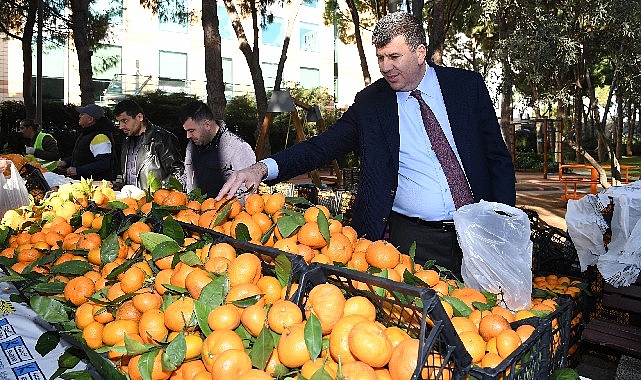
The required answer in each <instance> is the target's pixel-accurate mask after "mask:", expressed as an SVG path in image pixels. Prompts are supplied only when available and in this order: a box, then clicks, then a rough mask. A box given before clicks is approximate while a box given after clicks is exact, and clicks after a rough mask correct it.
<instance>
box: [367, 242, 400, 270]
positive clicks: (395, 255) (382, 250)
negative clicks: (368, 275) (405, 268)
mask: <svg viewBox="0 0 641 380" xmlns="http://www.w3.org/2000/svg"><path fill="white" fill-rule="evenodd" d="M365 258H366V259H367V262H368V263H369V265H371V266H374V267H376V268H380V269H385V268H389V269H391V268H394V267H395V266H397V265H398V263H399V262H400V260H401V253H400V252H399V251H398V249H396V247H394V245H392V244H391V243H389V242H387V241H385V240H376V241H374V242H372V243H371V244H370V245H369V246H368V247H367V249H366V250H365Z"/></svg>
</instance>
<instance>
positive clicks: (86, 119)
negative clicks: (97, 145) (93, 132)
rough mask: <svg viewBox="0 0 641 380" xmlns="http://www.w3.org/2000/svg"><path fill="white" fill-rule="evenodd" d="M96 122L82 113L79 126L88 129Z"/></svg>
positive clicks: (79, 116)
mask: <svg viewBox="0 0 641 380" xmlns="http://www.w3.org/2000/svg"><path fill="white" fill-rule="evenodd" d="M95 122H96V120H95V119H94V118H93V117H91V116H89V115H87V114H86V113H81V114H80V115H78V125H79V126H81V127H83V128H84V127H88V126H90V125H92V124H93V123H95Z"/></svg>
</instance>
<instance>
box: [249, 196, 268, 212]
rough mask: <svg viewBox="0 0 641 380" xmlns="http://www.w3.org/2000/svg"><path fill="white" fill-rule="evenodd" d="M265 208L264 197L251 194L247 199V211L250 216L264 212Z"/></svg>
mask: <svg viewBox="0 0 641 380" xmlns="http://www.w3.org/2000/svg"><path fill="white" fill-rule="evenodd" d="M264 208H265V201H264V200H263V197H262V196H260V195H258V194H256V193H253V194H249V195H248V196H247V197H246V198H245V211H247V213H248V214H249V215H254V214H258V213H261V212H263V209H264Z"/></svg>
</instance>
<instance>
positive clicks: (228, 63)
mask: <svg viewBox="0 0 641 380" xmlns="http://www.w3.org/2000/svg"><path fill="white" fill-rule="evenodd" d="M233 70H234V65H233V62H232V60H231V58H223V82H224V83H225V99H227V100H231V99H232V98H233V97H234V71H233Z"/></svg>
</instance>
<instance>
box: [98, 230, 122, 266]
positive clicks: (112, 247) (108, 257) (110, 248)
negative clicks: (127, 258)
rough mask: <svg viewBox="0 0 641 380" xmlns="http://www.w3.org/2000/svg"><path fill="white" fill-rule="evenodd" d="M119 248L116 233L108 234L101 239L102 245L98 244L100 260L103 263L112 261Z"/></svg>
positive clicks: (116, 255)
mask: <svg viewBox="0 0 641 380" xmlns="http://www.w3.org/2000/svg"><path fill="white" fill-rule="evenodd" d="M119 250H120V242H118V235H116V233H113V234H110V235H109V236H107V237H106V238H105V239H104V240H103V241H102V246H100V261H102V262H103V263H111V262H113V261H114V260H116V257H118V251H119Z"/></svg>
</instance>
